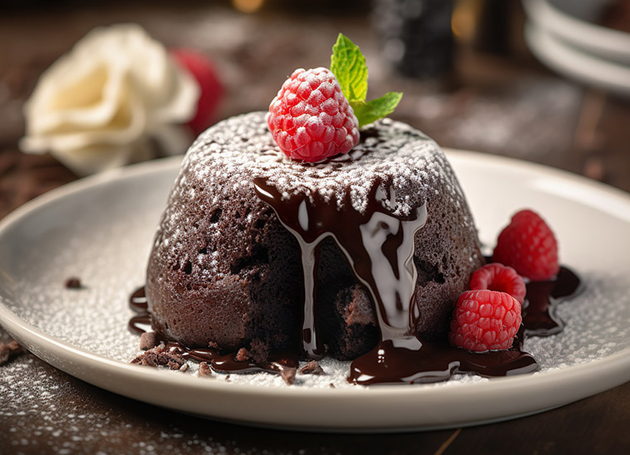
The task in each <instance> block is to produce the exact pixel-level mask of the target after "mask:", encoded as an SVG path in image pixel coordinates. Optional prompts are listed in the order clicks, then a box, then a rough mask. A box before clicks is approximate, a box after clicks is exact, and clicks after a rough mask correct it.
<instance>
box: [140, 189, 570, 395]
mask: <svg viewBox="0 0 630 455" xmlns="http://www.w3.org/2000/svg"><path fill="white" fill-rule="evenodd" d="M254 186H255V189H256V193H257V195H258V196H259V197H260V198H261V199H262V200H263V201H265V202H266V203H268V204H269V205H270V206H271V207H272V208H273V209H274V211H275V212H276V214H277V216H278V218H279V219H280V221H281V223H282V224H283V226H285V227H286V229H287V230H289V232H291V233H292V234H293V235H294V236H295V238H296V239H297V241H298V243H299V245H300V250H301V255H302V268H303V273H304V296H303V298H304V301H303V325H302V355H301V356H302V357H307V358H316V359H318V358H321V357H322V356H323V355H324V348H323V346H322V344H321V341H320V340H319V337H318V333H317V318H316V314H317V308H316V302H317V295H316V287H317V286H316V283H317V261H318V255H319V245H320V242H321V241H322V240H323V239H324V238H326V237H328V236H332V237H333V239H334V240H335V241H336V242H337V244H338V245H339V247H340V249H341V250H342V251H343V252H344V254H345V255H346V257H347V258H348V261H349V263H350V265H351V267H352V269H353V271H354V273H355V275H356V276H357V278H358V279H359V280H360V281H361V283H363V284H364V285H365V286H366V288H367V289H368V290H369V292H370V294H371V296H372V300H373V302H374V303H375V305H374V310H375V313H376V319H377V323H378V326H379V330H380V341H379V343H378V344H377V346H376V347H375V348H374V349H373V350H371V351H370V352H368V353H367V354H364V355H362V356H360V357H359V358H357V359H355V360H354V361H353V362H352V365H351V368H350V375H349V377H348V380H349V381H350V382H354V383H356V384H362V385H370V384H389V383H424V382H436V381H444V380H447V379H449V378H450V377H451V376H452V375H453V374H454V373H463V372H472V373H476V374H479V375H481V376H487V377H492V376H509V375H514V374H522V373H529V372H532V371H535V370H536V369H538V364H537V363H536V360H535V359H534V358H533V357H532V356H531V355H530V354H528V353H526V352H523V351H522V346H523V340H524V337H525V336H526V335H528V336H529V335H535V336H546V335H552V334H555V333H558V332H559V331H561V330H562V328H563V323H562V321H560V320H559V319H558V318H557V316H556V314H555V309H556V306H557V304H558V303H559V302H560V301H561V300H563V299H566V298H568V297H570V296H572V295H574V294H575V293H576V292H577V291H578V290H579V289H580V279H579V278H578V276H577V275H576V274H575V273H573V272H572V271H571V270H570V269H568V268H566V267H562V268H561V269H560V272H559V273H558V276H557V277H555V278H554V279H552V280H549V281H541V282H530V283H528V284H527V296H526V301H525V304H524V306H523V326H522V329H521V331H520V332H519V334H518V335H517V337H515V341H514V344H513V346H512V347H511V348H510V349H509V350H506V351H491V352H486V353H472V352H469V351H466V350H464V349H460V348H455V347H452V346H450V345H449V344H448V343H447V342H446V341H444V342H427V341H423V340H420V339H418V338H417V337H416V336H415V335H414V334H412V333H411V327H414V326H415V322H416V321H417V320H418V318H419V317H421V315H420V314H419V311H418V309H417V306H416V305H415V300H414V290H415V285H416V277H417V271H416V268H415V265H414V264H413V254H414V235H415V233H416V232H417V230H418V229H421V228H422V226H423V225H424V223H425V222H426V219H427V210H426V204H425V205H422V206H421V207H419V208H417V209H416V210H415V211H414V212H413V213H412V214H411V215H410V216H395V215H393V214H392V213H391V212H389V211H387V210H386V209H385V208H384V207H383V204H382V201H383V200H384V199H385V198H386V197H388V196H389V197H390V199H391V200H393V197H392V195H391V194H389V195H388V194H386V193H388V192H391V191H385V192H384V191H383V189H382V187H383V185H381V184H380V182H376V183H375V184H374V185H373V187H372V190H371V191H370V194H369V198H368V201H369V203H368V206H367V208H366V210H365V211H364V212H359V211H356V210H355V209H354V208H353V207H352V204H351V203H350V201H346V204H344V206H345V209H344V210H342V211H340V210H338V209H337V208H336V206H335V204H334V203H331V202H328V201H326V200H325V199H324V198H323V197H322V196H321V195H319V194H311V196H310V197H308V196H305V195H302V194H295V195H290V196H289V197H286V195H285V197H284V198H283V195H282V194H281V193H280V192H279V191H278V190H276V189H275V188H274V187H273V186H271V185H269V184H268V182H266V181H265V180H264V179H261V178H256V179H254ZM384 186H385V188H388V187H387V185H384ZM392 284H393V285H392ZM130 306H131V308H132V309H133V310H134V311H135V312H136V315H135V316H134V317H132V318H131V320H130V322H129V327H130V329H131V330H132V331H134V332H136V333H142V332H143V331H144V329H143V328H142V325H147V324H149V323H150V315H149V313H148V309H147V301H146V297H145V295H144V289H143V288H142V289H139V290H137V291H136V292H134V294H133V295H132V296H131V299H130ZM165 341H166V340H165ZM167 348H168V349H169V350H170V351H171V352H172V353H177V354H179V355H181V356H183V357H184V358H191V359H195V360H198V361H206V362H209V363H210V365H211V366H212V368H213V369H214V370H216V371H221V372H226V373H227V372H241V373H243V372H255V371H268V372H276V373H278V372H281V371H282V369H284V368H296V367H297V366H298V356H297V355H296V354H293V353H285V354H276V355H272V356H271V357H270V359H269V361H267V362H265V363H256V362H253V361H247V360H246V361H239V360H236V354H233V353H231V354H220V353H219V352H218V351H217V350H216V349H212V348H204V349H191V348H187V347H185V346H183V345H182V344H180V343H176V342H170V341H169V342H167Z"/></svg>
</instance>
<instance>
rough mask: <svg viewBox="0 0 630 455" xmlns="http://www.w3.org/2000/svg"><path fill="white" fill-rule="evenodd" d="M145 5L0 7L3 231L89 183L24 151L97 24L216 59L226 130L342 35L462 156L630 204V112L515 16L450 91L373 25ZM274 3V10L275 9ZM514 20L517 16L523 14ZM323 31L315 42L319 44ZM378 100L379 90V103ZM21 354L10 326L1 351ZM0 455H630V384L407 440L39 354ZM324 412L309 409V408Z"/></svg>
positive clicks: (343, 17)
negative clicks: (119, 388)
mask: <svg viewBox="0 0 630 455" xmlns="http://www.w3.org/2000/svg"><path fill="white" fill-rule="evenodd" d="M209 3H210V2H205V3H204V2H200V3H190V4H186V7H176V6H173V5H172V4H169V3H168V2H159V3H157V4H156V3H149V2H144V3H143V2H139V3H137V4H132V5H124V4H122V3H120V4H117V6H115V7H107V6H104V5H101V6H99V5H100V4H97V5H96V6H91V7H85V6H82V7H79V6H78V5H74V7H69V6H66V7H57V8H52V7H49V8H48V9H45V10H41V9H36V8H33V9H25V8H18V7H15V5H16V3H15V2H8V5H9V6H11V8H9V7H7V8H6V9H5V10H3V6H2V4H1V3H0V218H2V217H3V216H5V215H6V214H7V213H9V212H10V211H11V210H13V209H14V208H16V207H17V206H19V205H21V204H23V203H24V202H26V201H27V200H29V199H31V198H33V197H35V196H37V195H38V194H41V193H43V192H45V191H48V190H50V189H52V188H54V187H57V186H59V185H62V184H64V183H67V182H70V181H72V180H74V179H76V176H74V175H73V174H72V172H70V171H69V170H67V169H66V168H64V167H63V166H61V165H59V164H58V163H56V162H55V160H54V159H53V158H51V157H49V156H29V155H24V154H22V153H21V152H19V150H18V147H17V141H18V139H19V138H20V137H21V136H22V135H23V131H24V124H23V118H22V115H21V108H22V105H23V102H24V100H25V99H26V98H27V97H28V96H29V94H30V93H31V91H32V89H33V87H34V85H35V83H36V80H37V77H38V75H39V74H40V73H41V72H42V71H43V70H44V69H45V68H46V67H47V66H48V65H50V64H51V63H52V62H53V61H54V60H55V59H56V58H57V57H58V56H59V55H61V54H62V53H63V52H64V51H66V50H67V49H69V48H70V47H71V45H72V44H73V43H74V42H76V40H78V39H79V38H80V37H81V36H83V35H84V34H85V33H86V32H87V31H89V30H90V29H92V28H93V27H95V26H97V25H105V24H111V23H118V22H138V23H140V24H142V25H143V26H144V27H145V28H146V29H147V30H148V31H149V32H150V33H151V34H152V35H153V36H154V37H155V38H157V39H159V40H161V41H162V42H164V43H165V44H166V45H167V46H172V47H176V46H189V47H195V48H198V49H201V50H202V51H204V52H206V53H208V54H209V55H211V56H212V58H213V59H214V61H215V63H216V64H217V67H218V68H219V71H220V74H221V75H222V76H223V78H224V80H225V81H226V85H227V93H226V97H225V100H224V102H223V104H222V107H221V111H220V113H219V118H225V117H227V116H230V115H233V114H238V113H242V112H248V111H251V110H257V109H266V107H267V106H268V103H269V100H270V98H271V97H272V96H273V95H274V94H275V92H276V91H277V89H278V87H279V86H280V84H281V83H282V81H283V80H284V78H285V77H286V76H287V75H288V74H290V73H291V72H292V70H293V69H294V68H296V67H314V66H326V65H327V63H328V59H329V55H330V45H331V43H332V42H333V41H334V39H335V37H336V35H337V33H338V32H339V31H342V32H344V33H345V34H347V35H349V36H350V37H351V38H352V39H353V40H354V41H355V42H358V43H359V44H360V45H361V47H362V49H363V50H364V52H365V53H366V55H367V58H368V64H370V70H371V79H370V81H371V86H370V90H371V93H374V94H380V93H384V92H385V91H387V90H393V89H396V90H400V91H403V92H404V93H405V96H404V98H403V102H402V103H401V105H400V107H399V109H398V110H397V112H396V114H395V115H394V117H395V118H397V119H400V120H404V121H407V122H409V123H411V124H412V125H414V126H416V127H418V128H420V129H422V130H423V131H425V132H426V133H428V134H429V135H431V136H432V137H434V138H435V139H436V140H437V141H438V142H439V143H440V144H442V145H443V146H448V147H456V148H463V149H468V150H475V151H479V152H484V153H491V154H500V155H505V156H510V157H515V158H519V159H524V160H528V161H534V162H538V163H542V164H546V165H549V166H554V167H557V168H561V169H565V170H568V171H570V172H575V173H579V174H584V175H586V176H588V177H590V178H596V179H599V180H601V181H603V182H605V183H608V184H610V185H613V186H615V187H618V188H620V189H622V190H625V191H630V103H629V102H628V101H627V100H623V99H619V98H616V97H615V96H613V95H610V94H606V93H604V92H601V91H598V90H594V89H590V88H585V87H582V86H580V85H579V84H576V83H573V82H570V81H567V80H565V79H562V78H561V77H559V76H557V75H555V74H553V73H552V72H550V71H548V70H546V69H545V68H544V67H543V66H542V65H540V64H539V63H537V62H536V60H535V59H534V58H533V57H532V56H531V55H529V53H528V52H527V51H526V50H525V49H524V46H523V44H522V41H521V39H520V34H521V27H522V12H521V11H520V9H519V7H518V5H517V4H516V3H515V2H511V6H512V8H511V14H513V19H514V20H513V23H512V28H513V33H512V34H511V35H510V37H509V39H510V49H511V52H509V53H507V54H503V55H497V54H484V53H481V52H479V51H478V50H475V49H474V48H472V47H471V46H461V47H460V48H459V50H458V53H457V57H456V59H455V71H454V73H453V75H451V77H450V78H449V83H448V84H445V83H443V82H435V81H417V80H412V79H405V78H402V77H400V76H397V75H396V74H395V73H394V72H393V71H392V70H390V69H388V66H387V65H386V64H385V63H384V61H383V58H382V57H381V54H380V52H379V48H378V40H377V38H376V36H375V33H374V31H373V28H372V27H371V22H370V17H369V15H366V14H364V13H362V12H361V11H360V10H357V9H356V8H355V9H350V11H344V12H343V13H339V14H328V13H327V14H316V13H314V12H313V11H309V13H308V14H305V13H304V14H300V11H299V10H298V9H296V8H293V9H291V10H290V11H282V10H281V9H280V8H269V9H264V10H263V11H262V12H259V13H257V14H252V15H246V14H242V13H239V12H237V11H235V10H234V9H232V8H230V7H229V4H227V3H220V4H218V5H216V4H215V5H208V4H209ZM272 3H273V2H272ZM511 18H512V16H511ZM305 29H306V30H308V31H307V33H305V32H304V30H305ZM372 90H374V91H373V92H372ZM8 340H9V337H8V335H7V334H6V332H5V331H4V330H3V329H2V328H0V342H6V341H8ZM0 392H1V393H0V453H2V454H10V453H11V454H12V453H29V454H30V453H58V454H64V453H66V454H70V453H90V454H95V453H99V454H101V453H102V454H105V453H107V454H109V453H130V454H149V453H169V454H172V455H177V454H184V453H215V454H246V453H252V454H355V453H356V454H359V453H379V454H381V453H382V454H407V453H409V454H411V453H413V454H443V453H446V454H452V455H454V454H469V453H471V452H472V453H484V454H495V453H511V454H552V453H558V454H560V453H562V454H564V453H589V454H609V453H612V454H617V453H619V454H620V453H629V450H630V431H628V428H630V384H629V383H626V384H625V385H622V386H620V387H617V388H615V389H612V390H609V391H607V392H605V393H601V394H599V395H596V396H593V397H590V398H587V399H584V400H581V401H579V402H577V403H573V404H570V405H567V406H564V407H562V408H559V409H555V410H551V411H547V412H545V413H542V414H538V415H535V416H530V417H525V418H520V419H516V420H511V421H507V422H501V423H495V424H489V425H483V426H477V427H469V428H461V429H455V430H444V431H429V432H416V433H407V434H387V435H375V434H362V435H338V434H314V433H299V432H285V431H275V430H265V429H254V428H247V427H242V426H238V425H231V424H225V423H217V422H214V421H210V420H204V419H199V418H194V417H190V416H186V415H183V414H179V413H175V412H171V411H167V410H164V409H160V408H157V407H154V406H150V405H147V404H144V403H140V402H136V401H133V400H130V399H126V398H123V397H121V396H117V395H114V394H111V393H109V392H106V391H103V390H100V389H98V388H95V387H93V386H90V385H88V384H86V383H84V382H82V381H79V380H77V379H75V378H73V377H71V376H68V375H67V374H65V373H63V372H61V371H59V370H56V369H55V368H53V367H51V366H49V365H47V364H45V363H44V362H42V361H41V360H39V359H37V358H36V357H34V356H33V355H31V354H28V353H26V354H22V355H19V356H16V357H14V358H13V359H12V360H11V361H9V363H7V364H5V365H3V366H0ZM304 412H308V410H304Z"/></svg>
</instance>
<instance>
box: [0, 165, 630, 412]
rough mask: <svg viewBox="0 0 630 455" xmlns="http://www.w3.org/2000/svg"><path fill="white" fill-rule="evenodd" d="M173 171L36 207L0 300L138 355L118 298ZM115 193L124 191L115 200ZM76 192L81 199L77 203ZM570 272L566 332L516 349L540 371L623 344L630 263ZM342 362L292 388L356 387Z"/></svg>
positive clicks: (134, 280) (62, 333)
mask: <svg viewBox="0 0 630 455" xmlns="http://www.w3.org/2000/svg"><path fill="white" fill-rule="evenodd" d="M177 167H178V165H177V163H174V167H173V168H172V169H171V171H170V172H169V173H162V174H156V175H152V176H151V178H150V179H149V178H147V179H146V180H145V182H144V183H143V184H141V185H140V186H138V187H135V191H133V192H130V188H129V187H128V185H126V184H124V182H123V183H121V182H116V183H112V184H110V185H108V186H104V187H101V188H99V189H98V190H97V191H94V192H92V193H89V192H87V193H86V192H83V193H78V194H77V195H76V197H71V198H68V199H67V200H65V201H63V203H57V204H55V205H50V206H47V207H45V208H44V209H43V210H41V211H40V214H39V215H38V216H34V217H30V218H26V219H25V220H24V221H23V224H22V225H20V226H18V227H19V231H20V232H25V233H27V232H31V231H34V232H35V233H37V232H41V231H42V229H43V230H45V231H46V232H48V235H47V236H39V235H37V236H36V237H33V238H32V239H30V240H29V242H28V243H25V242H17V243H14V244H13V246H12V247H11V253H9V252H8V251H7V250H6V249H2V248H0V268H2V269H3V270H4V271H5V273H6V275H5V277H6V276H10V277H11V278H12V281H11V282H9V283H6V282H5V283H3V290H2V291H1V293H0V297H1V298H2V302H3V303H4V304H5V305H7V306H8V307H9V309H10V310H11V311H13V312H14V313H15V314H16V315H17V316H19V317H20V318H22V319H23V320H25V321H26V322H28V323H29V324H32V325H33V326H35V327H37V328H38V329H39V330H41V331H43V332H44V333H46V334H49V335H52V336H54V337H56V338H58V339H60V340H62V341H65V342H67V343H69V344H70V345H72V346H76V347H79V348H82V349H86V350H88V351H90V352H93V353H96V354H99V355H101V356H103V357H106V358H110V359H113V360H117V361H120V362H125V363H127V362H129V361H130V360H131V359H133V358H134V357H135V356H136V354H138V352H139V350H138V346H139V337H138V336H137V335H134V334H132V333H130V332H129V331H128V330H127V322H128V320H129V317H130V316H132V314H133V313H132V311H131V310H130V309H129V308H128V306H127V301H128V298H129V295H130V294H131V293H132V292H133V291H134V289H135V288H136V287H137V286H139V285H142V284H143V282H144V270H145V266H146V260H147V256H148V253H149V249H150V244H151V241H152V238H153V233H154V229H155V226H156V225H157V223H158V219H159V216H160V214H161V212H162V210H163V207H164V199H165V196H166V193H167V192H168V190H169V188H170V185H171V182H172V179H173V178H174V176H175V173H176V171H177ZM121 192H122V193H121ZM120 194H133V197H128V198H121V197H119V195H120ZM84 198H85V203H81V199H84ZM102 208H106V209H102ZM50 213H64V218H63V220H64V224H63V229H55V228H53V227H52V226H51V225H50V220H51V219H56V220H58V219H59V218H58V217H52V218H51V217H50ZM130 214H133V216H130ZM46 220H48V221H46ZM5 240H6V239H5ZM3 244H4V245H6V244H5V243H3ZM567 247H569V246H567ZM16 258H19V260H18V259H16ZM569 265H573V266H575V264H569ZM577 271H578V273H579V274H580V275H581V276H582V278H583V279H584V280H583V281H584V286H585V291H584V292H583V293H582V294H580V295H579V296H578V297H576V298H574V299H572V300H570V301H567V302H564V303H562V304H561V305H560V307H559V316H560V317H561V318H562V319H563V320H565V321H566V323H567V325H566V328H565V330H564V331H563V332H562V333H561V334H559V335H557V336H552V337H547V338H529V339H527V340H526V343H525V349H526V350H527V351H528V352H530V353H532V354H533V355H534V356H535V357H536V359H537V360H538V361H539V363H540V366H541V372H543V373H544V372H545V371H549V370H553V369H559V368H566V367H567V366H571V365H576V364H581V363H588V362H591V361H593V360H596V359H601V358H604V357H607V356H609V355H612V354H614V353H618V352H621V351H623V350H626V349H628V348H630V323H629V322H630V294H629V293H628V292H627V286H628V280H627V277H628V276H630V265H626V266H625V268H624V267H618V268H617V270H616V271H614V273H613V271H610V270H607V271H605V272H602V267H600V266H598V264H597V263H593V264H590V266H584V265H582V266H581V267H580V268H578V269H577ZM72 275H78V276H79V277H80V278H81V281H82V282H83V283H84V285H85V288H84V289H80V290H73V289H66V288H65V287H64V286H63V283H64V280H65V278H67V277H68V276H72ZM348 365H349V364H348V362H340V361H335V360H332V359H324V361H322V367H323V368H324V370H325V371H326V372H327V373H328V374H327V375H325V376H306V375H298V377H297V381H296V386H297V387H309V388H331V386H330V384H331V383H332V384H333V385H334V387H335V388H343V387H346V388H347V387H356V386H353V385H351V384H348V383H347V381H346V376H347V374H348ZM138 368H148V367H141V366H138ZM197 368H198V367H197V366H196V364H194V363H191V368H190V369H189V371H188V372H187V373H180V372H170V371H164V374H188V375H194V374H195V373H196V371H197ZM536 374H541V373H536ZM0 377H1V378H2V380H1V381H0V397H3V398H4V397H7V396H9V393H10V392H9V391H11V390H17V389H20V388H27V389H29V390H30V389H33V393H32V394H31V395H29V396H30V397H31V398H28V397H27V399H25V401H24V402H22V403H19V407H20V409H23V410H25V411H26V412H28V411H29V410H30V409H34V406H36V405H37V403H40V401H38V400H40V397H41V396H44V395H42V394H44V393H46V392H51V391H50V390H48V389H49V386H50V384H49V383H48V382H46V381H45V380H43V378H42V380H39V381H34V382H33V381H30V382H28V383H27V382H25V379H24V376H23V375H22V373H21V372H20V371H16V370H13V369H12V367H11V365H5V366H4V367H2V368H0ZM190 379H191V380H200V381H205V380H208V381H227V382H231V383H246V384H252V385H256V386H260V387H280V388H284V387H288V386H287V385H286V384H284V382H283V381H282V380H281V378H279V377H278V376H275V375H270V374H267V373H258V374H247V375H235V374H232V375H230V376H229V378H228V377H227V376H226V375H220V374H215V375H213V377H211V378H190ZM471 381H486V379H482V378H479V377H475V376H472V375H459V376H456V377H454V378H453V379H451V380H450V381H448V382H446V383H440V384H433V385H421V386H418V387H451V386H453V385H456V384H460V383H466V382H471ZM331 393H334V391H333V392H331ZM3 401H5V402H6V400H3ZM7 412H16V408H15V406H13V405H11V406H9V407H5V408H0V416H3V415H4V413H7Z"/></svg>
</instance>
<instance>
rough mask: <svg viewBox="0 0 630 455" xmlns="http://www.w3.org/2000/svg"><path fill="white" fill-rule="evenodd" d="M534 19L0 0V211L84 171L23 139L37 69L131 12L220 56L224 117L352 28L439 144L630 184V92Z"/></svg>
mask: <svg viewBox="0 0 630 455" xmlns="http://www.w3.org/2000/svg"><path fill="white" fill-rule="evenodd" d="M626 3H627V2H626ZM602 14H603V13H602ZM619 16H620V14H616V15H613V17H616V18H618V17H619ZM525 21H526V15H525V12H524V9H523V6H522V4H521V3H520V2H519V1H516V0H452V1H451V0H374V1H372V2H366V1H360V0H351V1H344V2H339V1H331V0H320V1H318V2H296V1H290V0H231V1H227V0H222V1H191V0H189V1H178V2H172V1H155V0H152V1H91V2H85V1H54V2H53V1H36V0H26V1H23V0H0V216H2V215H3V214H6V213H7V212H8V211H10V210H12V209H13V208H15V207H16V206H17V205H20V204H21V203H23V202H24V201H25V200H27V199H29V198H31V197H33V196H35V195H37V194H39V193H41V192H43V191H46V190H48V189H50V188H52V187H54V186H57V185H59V184H61V183H65V182H67V181H70V180H72V179H74V178H75V176H74V175H73V174H72V173H71V172H70V171H68V170H67V169H64V168H63V167H62V166H60V165H57V164H55V161H54V160H53V159H52V158H51V157H49V156H31V155H24V154H22V153H20V152H19V150H18V147H17V141H18V139H19V138H20V137H21V136H22V135H23V134H24V120H23V115H22V105H23V102H24V100H25V99H27V98H28V96H29V95H30V94H31V92H32V90H33V87H34V86H35V84H36V82H37V79H38V77H39V75H40V74H41V73H42V71H44V70H45V69H46V68H47V67H48V66H49V65H50V64H52V63H53V62H54V61H55V60H56V59H57V58H58V57H59V56H60V55H62V54H63V53H64V52H65V51H67V50H69V49H70V48H71V47H72V45H73V44H74V43H75V42H76V41H77V40H79V39H80V38H81V37H82V36H84V35H85V34H86V33H87V32H88V31H90V30H91V29H92V28H94V27H96V26H99V25H109V24H115V23H124V22H135V23H139V24H140V25H142V26H143V27H144V28H145V29H146V30H147V31H148V32H149V34H150V35H152V36H153V37H154V38H156V39H157V40H159V41H161V42H163V43H164V44H165V45H166V46H167V47H169V48H174V47H188V48H195V49H198V50H200V51H201V52H203V53H204V54H206V55H207V56H208V57H209V58H210V59H211V61H212V62H213V63H214V65H215V67H216V69H217V72H218V74H219V76H220V78H221V80H222V81H223V82H224V85H225V94H224V97H223V100H222V102H221V105H220V107H219V109H218V112H217V113H216V116H215V117H216V119H217V120H219V119H222V118H225V117H228V116H231V115H234V114H239V113H243V112H248V111H252V110H264V109H267V107H268V104H269V102H270V100H271V99H272V98H273V96H274V95H275V93H276V92H277V90H278V88H279V87H280V85H281V84H282V82H283V81H284V79H285V78H286V77H287V76H288V75H289V74H291V72H292V71H293V69H295V68H297V67H307V68H308V67H315V66H328V63H329V56H330V53H331V45H332V43H334V41H335V38H336V36H337V34H338V33H339V32H343V33H344V34H346V35H347V36H349V37H350V38H351V39H352V40H353V41H354V42H355V43H357V44H358V45H359V46H360V47H361V49H362V50H363V52H364V54H365V55H366V57H367V61H368V66H369V69H370V92H369V95H368V96H369V97H370V98H375V97H378V96H381V95H382V94H384V93H385V92H386V91H391V90H395V91H402V92H404V97H403V100H402V102H401V104H400V106H399V108H398V109H397V110H396V112H395V113H394V114H393V117H394V118H396V119H398V120H402V121H406V122H408V123H410V124H412V125H414V126H416V127H418V128H420V129H421V130H423V131H425V132H426V133H427V134H429V135H430V136H432V137H433V138H434V139H436V140H437V141H438V142H439V143H440V144H441V145H442V146H445V147H455V148H462V149H467V150H474V151H479V152H484V153H492V154H499V155H506V156H511V157H516V158H521V159H525V160H528V161H534V162H539V163H544V164H547V165H551V166H555V167H559V168H563V169H566V170H569V171H572V172H576V173H580V174H584V175H587V176H588V177H590V178H595V179H598V180H602V181H604V182H607V183H610V184H612V185H614V186H617V187H619V188H622V189H624V190H626V191H628V190H630V181H629V178H628V172H630V146H629V145H628V144H629V142H630V141H629V139H630V133H628V130H629V128H628V125H630V108H629V107H628V101H627V100H625V99H624V97H623V96H619V95H617V94H615V93H610V92H608V91H606V90H605V89H602V88H598V87H594V86H589V85H582V84H581V83H580V82H574V81H572V80H569V79H566V78H564V77H563V76H561V75H559V74H556V73H554V72H553V71H551V70H549V69H547V67H545V66H544V65H543V64H542V63H540V62H539V61H538V60H537V59H536V57H534V56H533V55H532V53H531V52H530V51H529V49H528V47H527V45H526V43H525V41H524V38H523V26H524V23H525ZM182 152H183V151H182Z"/></svg>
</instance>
